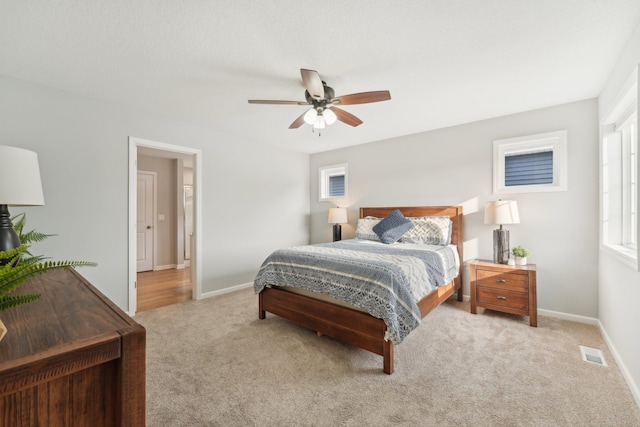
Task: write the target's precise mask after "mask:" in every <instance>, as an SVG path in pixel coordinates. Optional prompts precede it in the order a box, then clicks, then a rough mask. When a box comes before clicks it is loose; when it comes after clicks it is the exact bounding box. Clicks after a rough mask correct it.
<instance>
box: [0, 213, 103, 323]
mask: <svg viewBox="0 0 640 427" xmlns="http://www.w3.org/2000/svg"><path fill="white" fill-rule="evenodd" d="M11 221H12V223H13V224H14V226H13V228H14V229H15V230H16V232H17V233H18V237H19V238H20V242H21V243H22V244H21V245H20V246H19V247H17V248H14V249H10V250H8V251H0V311H4V310H7V309H9V308H14V307H17V306H19V305H23V304H27V303H29V302H31V301H35V300H36V299H38V298H40V295H37V294H23V295H11V296H10V295H8V294H9V293H11V292H13V291H14V290H16V289H17V288H18V287H19V286H20V285H22V284H24V282H25V281H27V279H29V278H30V277H33V276H36V275H38V274H42V273H45V272H47V271H49V270H55V269H69V268H77V267H90V266H91V267H92V266H96V265H97V264H96V263H95V262H88V261H49V258H48V257H45V256H43V255H35V256H34V255H32V254H31V253H30V252H29V248H30V247H31V245H30V243H32V242H41V241H43V240H45V239H46V238H48V237H51V236H55V234H45V233H41V232H39V231H35V230H31V231H28V232H24V229H25V224H26V215H25V214H24V213H21V214H18V215H15V216H14V217H13V218H11Z"/></svg>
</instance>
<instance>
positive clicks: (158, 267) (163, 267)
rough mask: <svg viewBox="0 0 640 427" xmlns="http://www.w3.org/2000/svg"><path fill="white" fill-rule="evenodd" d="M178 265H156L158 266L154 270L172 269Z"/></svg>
mask: <svg viewBox="0 0 640 427" xmlns="http://www.w3.org/2000/svg"><path fill="white" fill-rule="evenodd" d="M177 267H178V265H177V264H167V265H156V268H155V269H154V270H153V271H160V270H172V269H174V268H177Z"/></svg>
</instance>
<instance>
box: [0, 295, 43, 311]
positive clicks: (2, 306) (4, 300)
mask: <svg viewBox="0 0 640 427" xmlns="http://www.w3.org/2000/svg"><path fill="white" fill-rule="evenodd" d="M38 299H40V295H39V294H22V295H11V296H6V295H5V296H0V311H4V310H8V309H10V308H15V307H19V306H21V305H25V304H28V303H30V302H33V301H36V300H38Z"/></svg>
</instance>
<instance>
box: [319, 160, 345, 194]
mask: <svg viewBox="0 0 640 427" xmlns="http://www.w3.org/2000/svg"><path fill="white" fill-rule="evenodd" d="M318 171H319V181H320V201H323V200H337V199H346V198H347V165H346V163H345V164H342V165H334V166H325V167H321V168H319V169H318Z"/></svg>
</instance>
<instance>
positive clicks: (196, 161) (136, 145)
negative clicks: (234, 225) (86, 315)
mask: <svg viewBox="0 0 640 427" xmlns="http://www.w3.org/2000/svg"><path fill="white" fill-rule="evenodd" d="M129 156H130V159H129V178H130V179H129V202H130V203H129V218H130V219H129V223H130V230H129V310H128V311H129V314H131V315H133V314H135V312H136V311H142V310H146V309H150V308H154V307H157V306H161V305H167V304H171V303H175V302H180V301H185V300H188V299H192V298H193V299H199V297H200V295H201V284H200V280H199V278H200V277H201V275H200V265H199V263H198V260H199V253H200V250H201V245H200V243H199V242H200V239H199V238H198V237H199V236H198V231H199V230H200V229H201V226H200V221H201V208H200V203H199V200H200V195H201V191H200V188H201V186H200V176H201V175H200V171H201V167H200V164H201V152H200V150H195V149H191V148H188V147H181V146H174V145H169V144H164V143H160V142H156V141H149V140H143V139H140V138H134V137H130V138H129ZM146 172H153V173H155V174H156V178H155V181H156V182H155V183H152V182H151V181H152V180H151V179H150V178H146V177H142V181H141V180H140V179H139V175H140V173H141V174H142V175H146ZM185 184H186V185H187V186H188V187H189V189H190V192H189V196H190V197H189V202H190V203H189V206H188V209H187V206H186V205H185V200H186V198H185V188H187V187H185ZM150 193H153V194H156V196H155V197H150ZM151 212H152V213H151ZM187 215H188V216H189V218H188V220H187ZM187 230H188V231H190V233H189V234H190V235H189V236H188V238H187V237H186V235H185V234H186V232H187ZM149 239H151V240H152V241H153V242H154V243H153V247H152V248H151V249H150V246H149V245H148V244H149ZM187 242H189V248H188V249H187V248H186V247H185V245H186V244H187ZM143 245H144V246H143ZM142 261H143V262H144V263H146V264H142V266H141V262H142ZM149 262H150V265H151V268H149Z"/></svg>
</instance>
